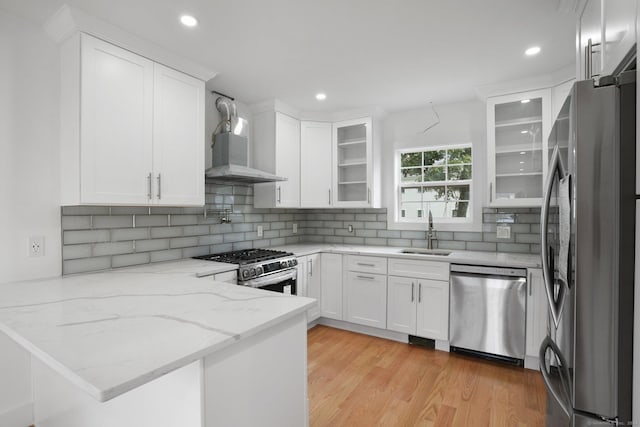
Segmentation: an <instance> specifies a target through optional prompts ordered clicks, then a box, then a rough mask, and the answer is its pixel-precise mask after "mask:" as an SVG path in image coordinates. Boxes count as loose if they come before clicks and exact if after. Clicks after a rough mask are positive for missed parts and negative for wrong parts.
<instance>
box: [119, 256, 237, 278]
mask: <svg viewBox="0 0 640 427" xmlns="http://www.w3.org/2000/svg"><path fill="white" fill-rule="evenodd" d="M237 269H238V265H237V264H229V263H226V262H217V261H205V260H201V259H193V258H185V259H181V260H178V261H166V262H156V263H151V264H145V265H141V266H136V267H125V268H117V269H114V270H113V271H116V272H126V271H131V272H134V273H152V274H186V275H195V276H196V277H204V276H213V275H214V274H218V273H225V272H227V271H233V270H237Z"/></svg>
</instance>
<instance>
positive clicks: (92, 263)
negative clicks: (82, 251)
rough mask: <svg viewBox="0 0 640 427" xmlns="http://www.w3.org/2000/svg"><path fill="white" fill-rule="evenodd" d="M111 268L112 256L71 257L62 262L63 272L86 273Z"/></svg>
mask: <svg viewBox="0 0 640 427" xmlns="http://www.w3.org/2000/svg"><path fill="white" fill-rule="evenodd" d="M109 268H111V257H108V256H105V257H93V258H82V259H70V260H68V261H65V262H63V263H62V274H75V273H86V272H89V271H99V270H107V269H109Z"/></svg>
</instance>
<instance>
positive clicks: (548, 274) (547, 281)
mask: <svg viewBox="0 0 640 427" xmlns="http://www.w3.org/2000/svg"><path fill="white" fill-rule="evenodd" d="M556 172H557V173H558V178H559V179H560V181H561V182H563V185H566V186H567V188H568V183H569V180H570V176H569V174H567V172H566V169H565V167H564V164H563V163H562V158H561V157H560V150H559V149H558V146H555V147H554V148H553V153H552V154H551V162H550V163H549V172H548V175H547V183H546V186H545V190H544V198H543V201H542V209H541V211H540V233H541V236H540V237H541V242H540V243H541V256H542V277H543V279H544V288H545V291H546V294H547V301H548V302H549V308H550V311H551V317H552V318H553V323H554V324H555V326H556V328H557V327H558V324H559V323H560V315H561V313H562V309H563V307H564V302H565V298H566V294H567V282H566V281H565V280H562V279H559V280H557V281H556V279H555V274H554V272H553V271H551V270H552V269H553V268H554V267H553V265H554V262H553V259H550V257H553V250H551V252H549V249H550V248H549V244H548V242H547V232H548V228H549V208H550V205H551V194H552V190H553V183H554V177H555V175H556ZM562 193H563V196H564V193H565V192H562ZM566 194H567V197H568V196H569V195H568V191H567V192H566ZM566 227H569V225H568V224H564V227H563V230H560V232H561V233H570V230H569V229H567V228H566ZM561 240H564V239H562V238H561ZM566 243H567V245H568V242H566ZM561 252H562V251H561ZM556 287H557V291H556Z"/></svg>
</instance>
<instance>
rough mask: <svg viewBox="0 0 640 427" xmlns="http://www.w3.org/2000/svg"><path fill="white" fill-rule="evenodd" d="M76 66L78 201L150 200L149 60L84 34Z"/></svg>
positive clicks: (151, 83)
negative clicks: (79, 108) (77, 79)
mask: <svg viewBox="0 0 640 427" xmlns="http://www.w3.org/2000/svg"><path fill="white" fill-rule="evenodd" d="M81 64H82V65H81V70H82V71H81V73H82V74H81V78H80V97H81V101H80V105H81V111H80V121H81V126H80V147H79V148H80V149H79V151H78V152H77V153H76V156H78V155H79V156H80V165H79V166H80V180H81V182H80V183H79V184H80V185H79V190H80V200H78V202H79V203H106V204H118V203H129V204H147V203H150V202H151V198H150V180H151V179H152V178H151V175H152V169H153V163H152V152H153V78H154V71H153V68H154V64H153V62H152V61H149V60H148V59H145V58H143V57H141V56H138V55H136V54H134V53H131V52H129V51H127V50H124V49H120V48H119V47H116V46H114V45H112V44H109V43H105V42H103V41H102V40H98V39H95V38H93V37H89V36H87V35H84V34H83V35H82V37H81ZM76 84H77V83H76ZM63 125H64V122H63ZM64 143H65V141H63V144H64ZM66 160H67V159H65V158H63V159H62V161H63V163H64V162H65V161H66Z"/></svg>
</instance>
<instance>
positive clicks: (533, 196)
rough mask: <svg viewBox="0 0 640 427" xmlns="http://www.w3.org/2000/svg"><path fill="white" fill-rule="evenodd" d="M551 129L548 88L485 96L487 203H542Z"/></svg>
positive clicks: (549, 93)
mask: <svg viewBox="0 0 640 427" xmlns="http://www.w3.org/2000/svg"><path fill="white" fill-rule="evenodd" d="M550 129H551V90H550V89H543V90H538V91H532V92H521V93H517V94H511V95H504V96H497V97H492V98H489V99H488V100H487V155H488V159H487V160H488V162H487V163H488V185H489V188H488V191H489V197H488V199H489V205H490V206H498V207H500V206H531V207H534V206H540V205H541V203H542V192H543V186H544V180H545V176H546V173H547V162H548V159H547V138H548V136H549V131H550Z"/></svg>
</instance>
